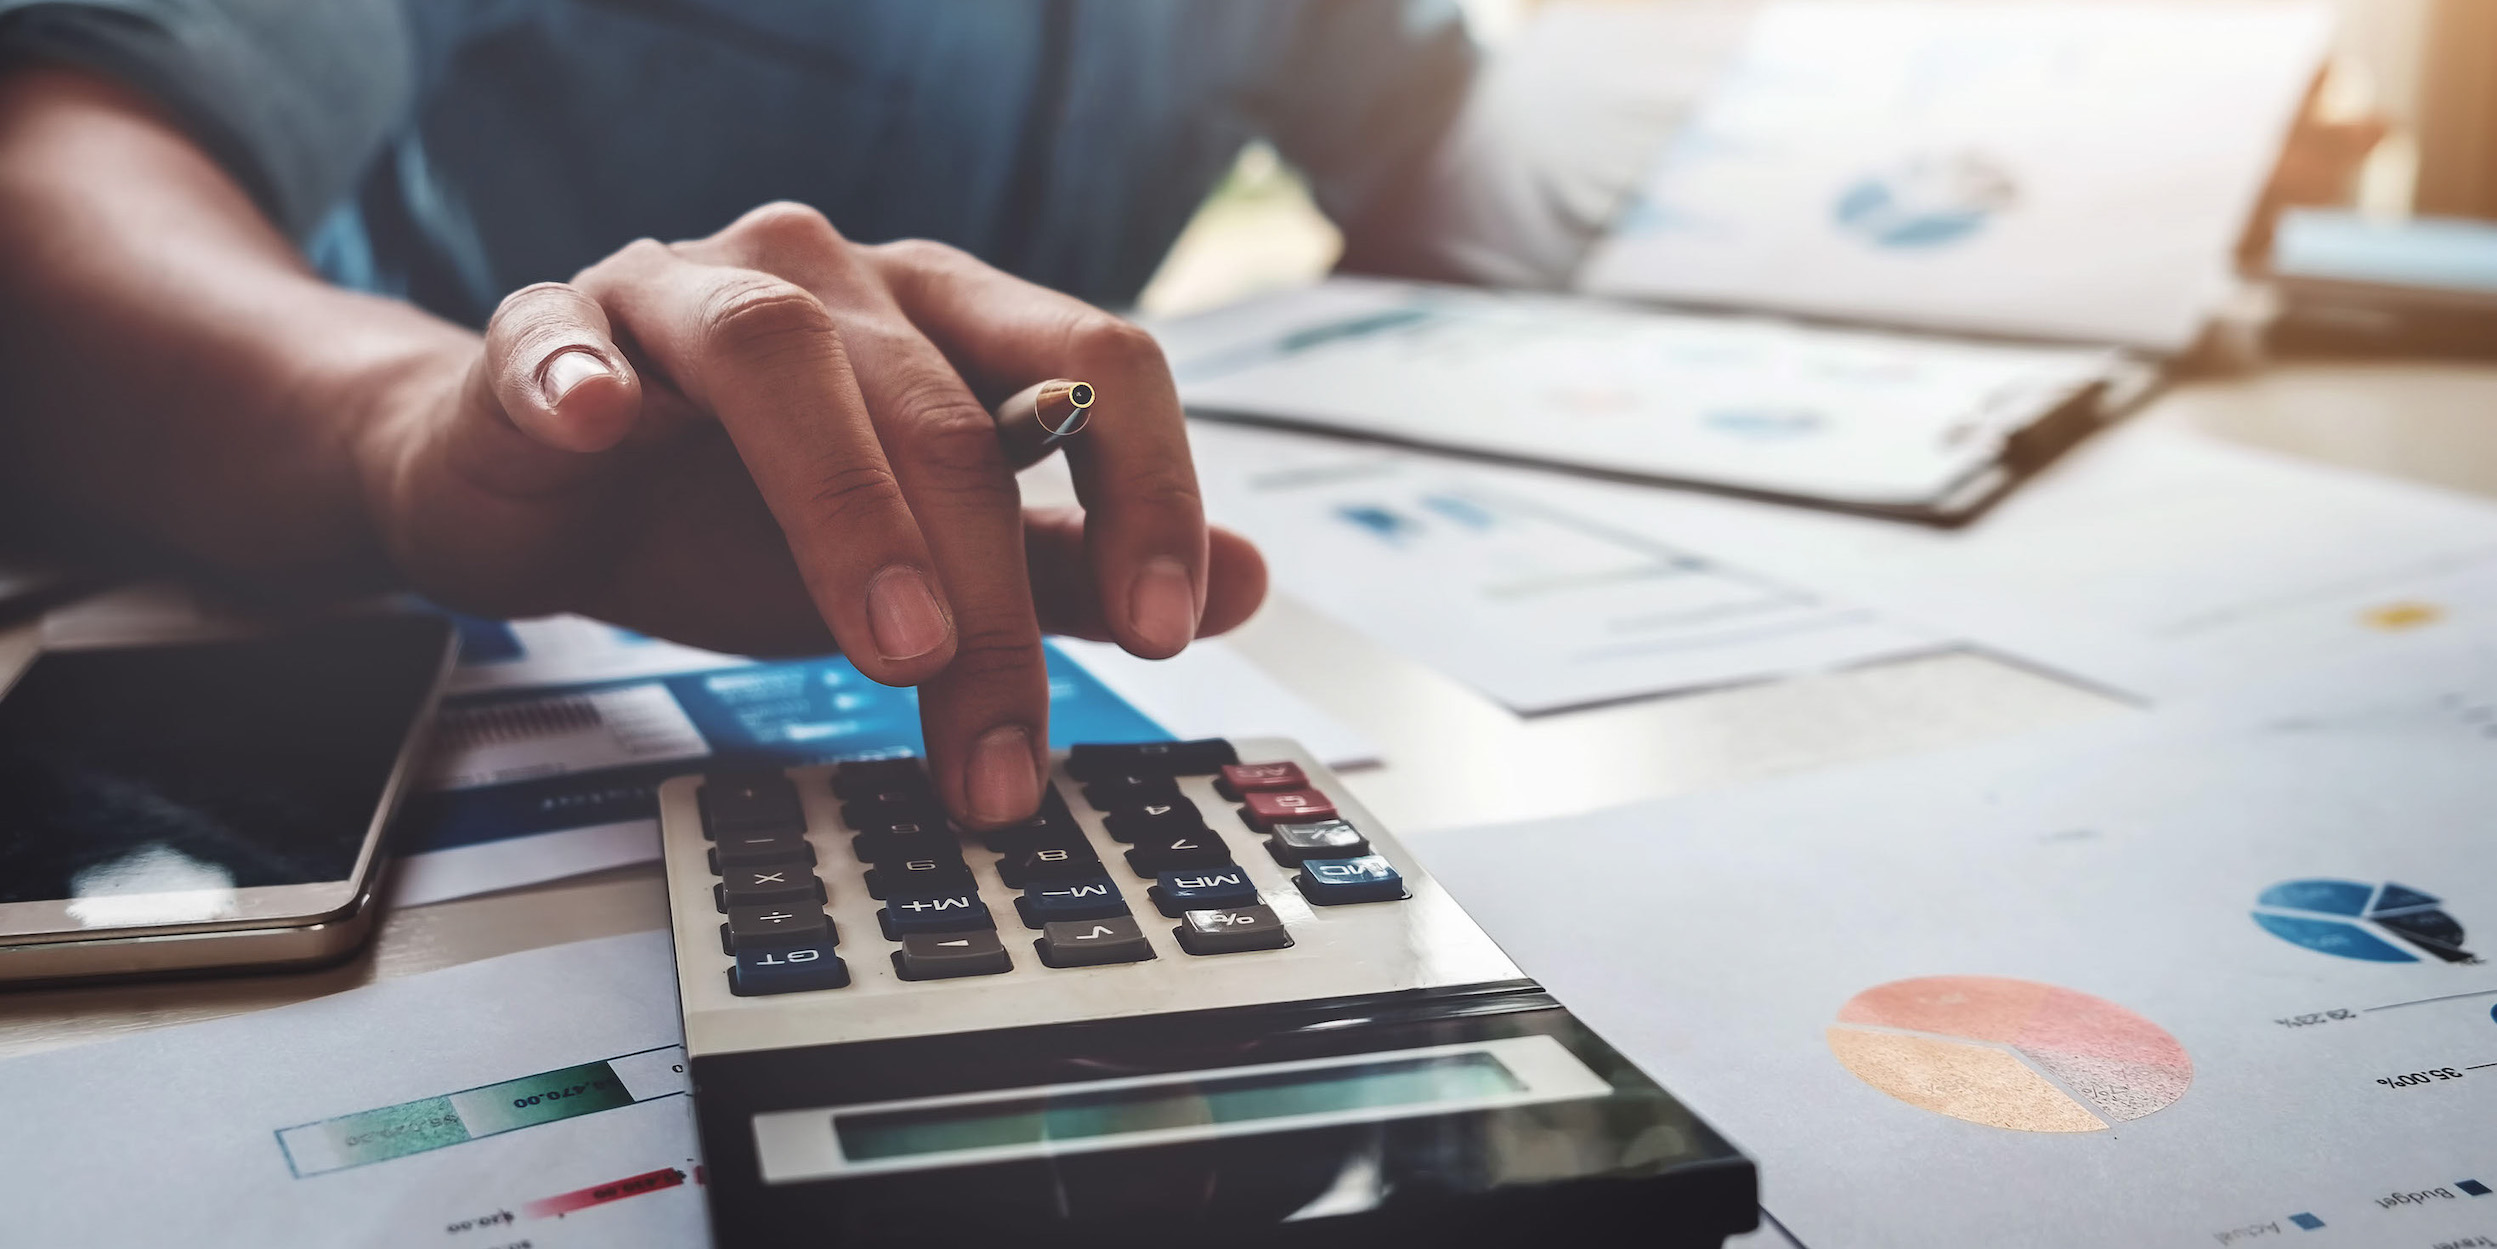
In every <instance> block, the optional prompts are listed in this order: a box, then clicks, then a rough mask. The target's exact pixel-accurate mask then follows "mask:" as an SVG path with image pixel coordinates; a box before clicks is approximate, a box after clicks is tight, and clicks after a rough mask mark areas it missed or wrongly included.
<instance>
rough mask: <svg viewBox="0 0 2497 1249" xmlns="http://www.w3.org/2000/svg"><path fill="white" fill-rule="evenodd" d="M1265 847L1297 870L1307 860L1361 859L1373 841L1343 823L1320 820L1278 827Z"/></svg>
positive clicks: (1287, 865)
mask: <svg viewBox="0 0 2497 1249" xmlns="http://www.w3.org/2000/svg"><path fill="white" fill-rule="evenodd" d="M1266 848H1267V849H1269V850H1271V851H1273V852H1274V856H1275V861H1276V862H1278V863H1281V864H1282V865H1284V866H1285V867H1297V866H1299V865H1300V863H1301V861H1302V860H1304V859H1357V858H1360V857H1361V856H1362V855H1365V854H1368V853H1370V841H1369V839H1368V838H1366V837H1363V836H1362V835H1361V830H1360V829H1357V828H1354V827H1353V826H1352V825H1350V824H1347V823H1345V822H1344V821H1342V820H1319V821H1317V822H1316V823H1313V824H1277V825H1275V826H1274V831H1273V834H1272V836H1271V837H1270V838H1269V839H1268V840H1267V842H1266Z"/></svg>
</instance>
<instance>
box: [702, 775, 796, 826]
mask: <svg viewBox="0 0 2497 1249" xmlns="http://www.w3.org/2000/svg"><path fill="white" fill-rule="evenodd" d="M696 801H697V803H698V804H699V805H700V806H701V808H702V835H703V836H705V837H709V838H713V839H715V840H716V839H717V838H718V837H719V836H720V834H722V833H802V832H805V831H806V812H805V811H804V810H803V809H802V808H800V807H799V805H798V787H797V785H796V784H794V783H792V782H791V781H790V779H789V778H788V777H786V776H783V775H782V774H780V773H778V772H715V773H712V774H711V775H709V776H706V777H704V778H703V780H702V788H701V789H700V790H699V791H697V795H696Z"/></svg>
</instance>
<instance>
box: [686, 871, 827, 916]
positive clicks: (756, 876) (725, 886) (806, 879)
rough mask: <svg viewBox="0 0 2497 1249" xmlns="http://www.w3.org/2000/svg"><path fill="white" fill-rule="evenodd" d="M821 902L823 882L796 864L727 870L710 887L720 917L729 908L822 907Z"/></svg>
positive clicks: (822, 898)
mask: <svg viewBox="0 0 2497 1249" xmlns="http://www.w3.org/2000/svg"><path fill="white" fill-rule="evenodd" d="M824 900H825V895H824V882H822V881H820V880H817V879H815V874H814V873H813V872H810V871H808V870H806V868H805V866H804V865H802V864H797V863H761V864H757V865H755V866H753V867H731V868H729V869H728V870H727V871H725V872H722V873H720V883H718V884H716V885H713V886H711V902H712V904H713V905H714V906H717V907H719V908H720V910H721V911H722V912H723V913H725V912H726V911H727V910H728V908H730V907H732V906H789V905H792V904H797V903H808V904H812V905H815V906H822V905H823V904H824Z"/></svg>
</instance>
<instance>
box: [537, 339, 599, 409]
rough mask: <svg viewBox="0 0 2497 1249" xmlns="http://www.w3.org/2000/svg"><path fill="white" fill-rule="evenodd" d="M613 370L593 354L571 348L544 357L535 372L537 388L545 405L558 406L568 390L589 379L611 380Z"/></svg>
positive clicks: (568, 392)
mask: <svg viewBox="0 0 2497 1249" xmlns="http://www.w3.org/2000/svg"><path fill="white" fill-rule="evenodd" d="M613 376H615V371H614V370H612V369H610V368H608V367H607V362H606V361H604V360H601V359H599V358H598V355H597V353H595V352H592V351H588V350H585V349H583V348H579V347H574V348H569V349H567V350H564V351H559V352H556V353H555V354H554V355H552V356H549V357H547V360H546V363H545V364H544V365H543V366H541V367H540V368H539V369H538V386H539V387H540V388H542V389H543V390H545V392H546V402H547V403H548V404H549V405H560V404H562V403H563V401H564V396H565V395H568V394H571V393H572V388H573V387H575V386H578V385H580V384H581V383H583V382H586V381H588V380H590V379H591V378H593V377H613Z"/></svg>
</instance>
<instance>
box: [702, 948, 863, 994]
mask: <svg viewBox="0 0 2497 1249" xmlns="http://www.w3.org/2000/svg"><path fill="white" fill-rule="evenodd" d="M849 983H850V969H849V968H848V967H847V966H845V965H844V964H843V963H842V962H841V958H840V956H839V955H836V954H834V953H833V952H832V947H831V946H829V945H808V946H799V947H797V948H795V949H787V950H748V951H746V952H744V953H742V954H739V955H738V956H737V965H736V966H735V967H732V968H729V969H728V991H729V992H731V993H734V994H736V995H737V996H739V997H757V996H760V995H762V994H766V993H799V992H803V991H805V990H808V989H838V988H841V987H843V986H845V985H847V984H849Z"/></svg>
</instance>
